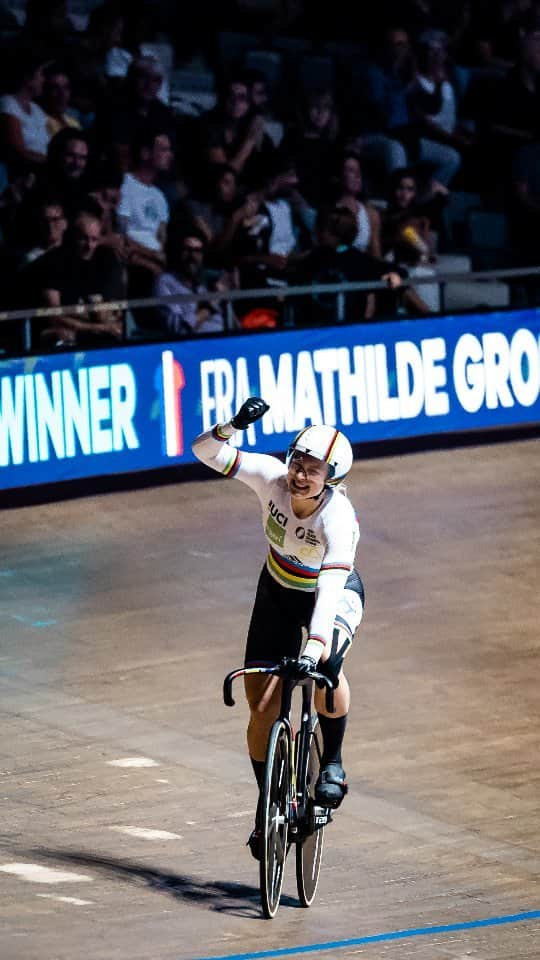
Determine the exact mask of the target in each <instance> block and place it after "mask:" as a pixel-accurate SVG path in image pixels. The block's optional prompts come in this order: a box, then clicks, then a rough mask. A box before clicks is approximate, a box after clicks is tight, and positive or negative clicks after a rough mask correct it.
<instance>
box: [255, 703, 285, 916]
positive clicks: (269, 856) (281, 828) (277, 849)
mask: <svg viewBox="0 0 540 960" xmlns="http://www.w3.org/2000/svg"><path fill="white" fill-rule="evenodd" d="M290 780H291V777H290V741H289V731H288V729H287V727H286V725H285V724H284V723H283V721H280V720H278V721H277V722H276V723H274V726H273V727H272V730H271V732H270V739H269V741H268V748H267V751H266V766H265V771H264V782H263V787H262V792H261V816H262V830H263V838H262V856H261V860H260V870H259V873H260V883H261V903H262V908H263V913H264V915H265V917H267V918H268V919H271V918H272V917H275V915H276V913H277V909H278V907H279V899H280V897H281V888H282V886H283V875H284V872H285V858H286V856H287V832H288V828H289V795H290Z"/></svg>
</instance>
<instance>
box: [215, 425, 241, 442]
mask: <svg viewBox="0 0 540 960" xmlns="http://www.w3.org/2000/svg"><path fill="white" fill-rule="evenodd" d="M212 433H213V435H214V439H215V440H222V441H225V440H230V439H231V437H234V435H235V433H236V430H235V429H234V427H233V425H232V424H231V423H230V422H229V423H216V425H215V427H214V429H213V430H212Z"/></svg>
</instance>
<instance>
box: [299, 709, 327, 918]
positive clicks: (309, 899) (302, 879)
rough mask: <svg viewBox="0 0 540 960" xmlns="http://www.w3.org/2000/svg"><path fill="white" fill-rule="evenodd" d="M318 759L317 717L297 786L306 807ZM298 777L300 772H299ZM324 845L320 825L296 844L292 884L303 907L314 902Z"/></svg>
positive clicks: (311, 725) (320, 748)
mask: <svg viewBox="0 0 540 960" xmlns="http://www.w3.org/2000/svg"><path fill="white" fill-rule="evenodd" d="M321 757H322V736H321V731H320V727H319V722H318V720H317V717H312V718H311V723H310V729H309V747H308V756H307V764H306V781H305V787H304V784H301V785H299V788H300V787H301V788H302V792H303V794H304V796H305V797H309V799H310V802H309V804H308V805H307V806H308V808H312V807H313V805H314V803H315V783H316V781H317V777H318V776H319V769H320V766H321ZM299 773H300V774H301V771H299ZM323 846H324V826H322V827H319V828H318V829H315V830H312V832H310V833H308V835H307V836H306V837H305V838H304V839H303V840H302V841H299V842H298V843H297V844H296V885H297V888H298V897H299V899H300V903H301V904H302V906H303V907H310V906H311V904H312V903H313V900H314V899H315V893H316V891H317V884H318V882H319V874H320V872H321V861H322V853H323Z"/></svg>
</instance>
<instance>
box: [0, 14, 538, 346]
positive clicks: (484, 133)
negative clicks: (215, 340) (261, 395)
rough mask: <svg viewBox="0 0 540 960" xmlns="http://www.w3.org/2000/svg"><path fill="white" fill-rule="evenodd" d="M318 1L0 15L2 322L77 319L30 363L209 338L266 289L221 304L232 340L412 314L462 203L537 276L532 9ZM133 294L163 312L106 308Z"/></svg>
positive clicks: (54, 330) (42, 332) (447, 245)
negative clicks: (335, 292)
mask: <svg viewBox="0 0 540 960" xmlns="http://www.w3.org/2000/svg"><path fill="white" fill-rule="evenodd" d="M313 6H314V5H312V4H309V3H308V2H307V0H306V2H304V3H302V2H300V0H290V2H285V3H283V2H279V3H278V2H276V3H272V2H269V0H264V2H263V0H261V2H260V3H253V2H247V0H236V2H224V3H219V4H217V3H215V4H213V3H210V2H206V3H205V2H204V0H203V2H201V3H200V4H198V5H197V7H198V9H197V11H196V12H195V11H194V12H193V17H191V18H190V21H189V24H186V23H185V22H184V21H185V18H184V17H183V16H182V13H181V9H180V7H181V5H178V4H173V3H172V2H169V0H161V2H160V0H153V2H152V3H148V2H146V0H129V2H127V0H105V2H102V3H98V4H97V5H96V4H95V3H94V4H92V3H89V4H88V7H89V10H88V16H84V17H82V18H81V16H80V15H79V16H73V15H72V14H71V13H70V7H69V3H67V2H66V0H37V2H35V0H27V3H26V7H25V9H24V11H23V15H22V16H21V10H20V9H19V8H20V4H19V5H17V7H16V9H15V5H11V4H10V3H9V2H8V0H4V2H3V3H1V4H0V43H1V44H2V66H1V68H0V72H1V86H0V94H1V95H0V270H1V272H2V298H1V301H2V302H1V309H2V310H10V309H27V308H28V309H32V308H38V307H51V308H57V307H65V306H69V307H73V306H75V305H77V306H78V309H76V310H75V309H74V310H73V311H72V312H71V313H70V312H69V311H65V312H64V313H63V314H62V315H60V316H54V315H53V314H52V312H50V313H49V315H47V316H45V317H42V318H40V319H38V320H34V321H33V323H32V343H31V347H32V349H35V350H59V349H63V348H68V349H69V348H73V347H74V346H76V347H81V348H84V349H87V348H90V347H92V346H96V347H97V346H99V347H102V346H106V345H110V344H114V343H117V342H119V341H120V340H122V339H123V338H124V337H125V335H126V325H130V326H129V331H130V333H131V334H135V335H137V336H141V337H160V336H166V337H186V336H192V335H197V336H200V335H203V334H207V333H216V332H217V333H219V332H220V331H223V330H224V328H225V325H226V320H225V317H226V310H225V307H224V299H223V295H224V294H226V293H227V291H231V290H237V289H247V290H259V289H262V288H266V289H269V290H271V291H273V295H272V297H269V298H267V299H266V298H265V299H263V298H259V299H257V297H256V295H254V296H253V298H252V299H241V300H237V301H234V302H233V308H232V309H230V310H229V311H228V312H227V324H228V326H229V327H230V326H231V325H232V327H233V328H235V329H238V330H250V329H272V328H274V327H277V326H283V325H285V326H313V325H316V324H321V323H337V322H348V321H351V320H355V321H356V322H358V321H359V320H366V321H369V320H371V319H373V318H384V317H387V316H390V315H392V314H394V313H395V311H396V309H399V310H400V311H401V312H402V313H404V314H410V315H412V316H418V315H422V314H424V315H426V314H429V313H431V312H432V311H433V309H434V307H433V304H432V303H431V302H430V299H429V295H428V291H427V289H426V291H425V294H423V287H422V286H421V285H418V286H416V287H415V286H414V285H413V284H412V282H411V278H413V277H414V276H418V275H420V274H421V271H422V269H427V268H433V267H434V266H436V264H437V260H438V257H439V256H440V255H441V254H442V253H444V252H452V250H453V249H454V248H455V245H456V242H457V241H456V236H455V234H454V232H453V231H452V229H451V223H452V218H451V216H450V215H449V212H450V211H452V209H453V208H454V207H453V205H455V201H456V198H457V197H460V196H476V197H477V198H478V202H479V203H480V204H481V205H482V208H483V209H488V210H489V209H493V210H497V211H499V212H500V213H501V214H502V216H503V217H504V223H505V226H506V227H507V230H508V233H507V235H506V236H507V238H508V239H507V241H505V244H504V250H501V251H500V253H501V257H503V256H504V257H506V265H508V266H515V265H537V264H538V240H537V237H538V226H539V225H540V109H539V107H540V0H399V2H398V0H380V2H379V3H378V4H377V5H376V6H377V9H376V10H373V11H370V10H369V9H366V8H365V7H360V8H358V10H357V11H356V16H355V19H354V20H352V19H351V6H350V4H347V3H340V2H337V3H333V4H332V5H331V8H327V7H325V8H324V12H323V11H322V8H321V11H319V12H317V13H316V12H315V11H314V9H313ZM17 12H18V16H17V15H16V13H17ZM197 76H199V77H203V76H204V77H205V78H207V77H208V76H211V78H212V80H213V85H214V86H215V90H216V93H215V97H208V96H207V97H206V98H205V97H204V96H200V94H199V95H198V92H197ZM201 86H203V85H202V84H201ZM187 93H189V95H190V96H189V97H188V96H187ZM188 100H189V101H190V102H189V103H188V102H187V101H188ZM458 246H459V243H458ZM498 262H499V264H502V259H499V261H498ZM381 280H382V282H383V285H384V286H385V287H386V289H384V288H381V287H380V288H379V289H378V290H377V292H376V293H371V294H366V293H363V292H360V293H359V292H356V293H355V294H354V295H352V294H351V295H350V296H347V297H346V298H341V299H340V298H335V297H326V296H320V295H319V296H315V295H313V296H307V295H306V297H305V298H298V299H293V298H291V299H290V300H289V299H288V298H283V296H281V297H280V290H281V291H283V288H284V287H285V286H287V285H306V286H310V285H313V284H325V283H340V284H343V283H347V282H351V281H355V282H358V281H366V282H373V281H381ZM181 294H197V295H198V296H199V299H198V300H197V301H194V300H188V299H184V300H182V299H177V300H172V299H170V298H173V297H176V296H178V295H181ZM274 294H275V295H274ZM140 298H142V299H145V298H163V302H162V303H161V304H160V305H159V306H154V307H152V306H150V307H145V308H144V309H142V310H137V311H133V314H132V315H131V314H130V312H129V311H126V310H125V309H124V308H123V307H122V305H121V304H119V303H118V301H123V300H125V299H140ZM167 298H169V299H167ZM115 301H116V302H117V306H113V307H111V308H109V309H100V308H99V304H100V303H104V302H105V303H109V302H113V304H114V302H115ZM0 349H1V350H2V351H3V352H4V353H10V352H15V353H16V352H17V351H20V350H21V349H22V339H21V328H20V326H18V325H17V324H15V323H13V324H11V323H4V324H2V326H1V327H0Z"/></svg>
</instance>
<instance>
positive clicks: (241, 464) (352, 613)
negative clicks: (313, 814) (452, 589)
mask: <svg viewBox="0 0 540 960" xmlns="http://www.w3.org/2000/svg"><path fill="white" fill-rule="evenodd" d="M268 409H269V407H268V405H267V404H266V403H265V402H264V400H261V399H260V398H258V397H251V398H250V399H249V400H246V402H245V403H244V404H243V405H242V407H241V408H240V410H239V411H238V413H237V414H236V415H235V416H234V417H233V418H232V420H231V421H230V422H229V423H220V424H216V426H214V427H213V428H212V429H211V430H208V431H207V432H206V433H202V434H200V436H198V437H197V439H196V440H195V441H194V443H193V453H194V454H195V456H196V457H197V458H198V459H199V460H201V461H202V462H203V463H205V464H207V466H209V467H211V468H212V469H213V470H216V471H218V473H221V474H223V475H224V476H226V477H236V478H237V479H238V480H242V481H243V482H244V483H246V484H247V485H248V486H249V487H251V489H252V490H254V492H255V493H256V494H257V496H258V498H259V500H260V503H261V507H262V512H263V527H264V532H265V535H266V539H267V541H268V554H267V557H266V564H265V565H264V567H263V569H262V572H261V575H260V577H259V583H258V587H257V593H256V597H255V604H254V607H253V612H252V615H251V622H250V625H249V630H248V637H247V644H246V652H245V661H244V662H245V665H246V666H253V665H266V664H274V663H278V662H279V661H280V660H281V659H282V658H283V657H293V658H298V657H299V655H300V653H301V646H302V628H305V629H306V630H307V635H308V636H307V643H306V645H305V647H304V650H303V651H302V654H301V656H300V657H299V659H298V660H297V671H298V672H299V673H302V672H303V671H304V672H307V671H309V670H310V669H312V668H315V667H316V666H317V669H318V670H319V671H320V672H321V673H324V674H326V675H327V676H328V677H329V678H330V679H331V680H332V681H333V683H334V684H335V686H336V688H337V689H336V691H335V712H334V713H333V714H329V713H328V711H327V710H326V707H325V701H324V694H323V691H322V690H316V692H315V706H316V709H317V713H318V715H319V721H320V725H321V732H322V736H323V743H324V753H323V758H322V765H321V773H320V776H319V779H318V780H317V784H316V789H315V796H316V799H317V802H318V803H320V804H321V806H325V807H332V808H336V807H338V806H339V804H340V803H341V801H342V799H343V797H344V796H345V793H346V792H347V782H346V779H345V771H344V770H343V767H342V756H341V749H342V743H343V737H344V734H345V727H346V723H347V714H348V711H349V702H350V692H349V685H348V683H347V680H346V677H345V675H344V673H343V669H342V664H343V658H344V656H345V654H346V653H347V651H348V649H349V648H350V646H351V643H352V640H353V637H354V634H355V631H356V629H357V627H358V625H359V624H360V621H361V619H362V613H363V608H364V588H363V585H362V581H361V579H360V577H359V575H358V573H357V572H356V570H355V569H354V558H355V553H356V547H357V544H358V539H359V536H360V534H359V529H358V521H357V518H356V515H355V512H354V508H353V506H352V504H351V502H350V501H349V500H348V498H347V496H346V493H345V488H344V486H343V481H344V480H345V478H346V476H347V474H348V472H349V470H350V469H351V466H352V462H353V454H352V449H351V445H350V443H349V441H348V440H347V438H346V437H345V436H344V434H343V433H341V432H340V431H339V430H336V429H335V427H331V426H327V425H324V424H323V425H320V426H310V427H305V428H304V429H303V430H301V431H300V433H299V434H298V435H297V436H296V437H295V439H294V440H293V442H292V443H291V445H290V447H289V449H288V452H287V457H286V462H285V464H283V463H281V461H280V460H278V459H277V458H276V457H271V456H267V455H265V454H258V453H245V452H243V451H240V450H237V449H236V448H235V447H233V446H232V445H231V444H229V442H228V441H229V440H230V439H231V437H232V436H233V435H234V434H235V433H236V431H237V430H246V429H247V427H248V426H249V425H250V424H251V423H254V422H255V421H256V420H258V419H259V418H260V417H262V416H263V415H264V414H265V413H266V411H267V410H268ZM279 683H280V681H279V680H277V678H275V677H271V678H268V677H265V676H256V675H255V676H248V677H246V678H245V687H246V696H247V700H248V703H249V708H250V720H249V725H248V732H247V740H248V749H249V755H250V758H251V763H252V765H253V769H254V772H255V776H256V778H257V783H258V785H259V787H260V786H261V782H262V777H263V774H264V758H265V754H266V746H267V740H268V735H269V732H270V728H271V726H272V724H273V722H274V720H275V719H276V717H277V715H278V711H279V704H280V690H279V688H278V684H279ZM258 841H259V827H258V823H257V819H256V822H255V830H254V831H253V833H252V835H251V837H250V839H249V845H250V848H251V851H252V853H253V854H254V856H258V850H259V842H258Z"/></svg>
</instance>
